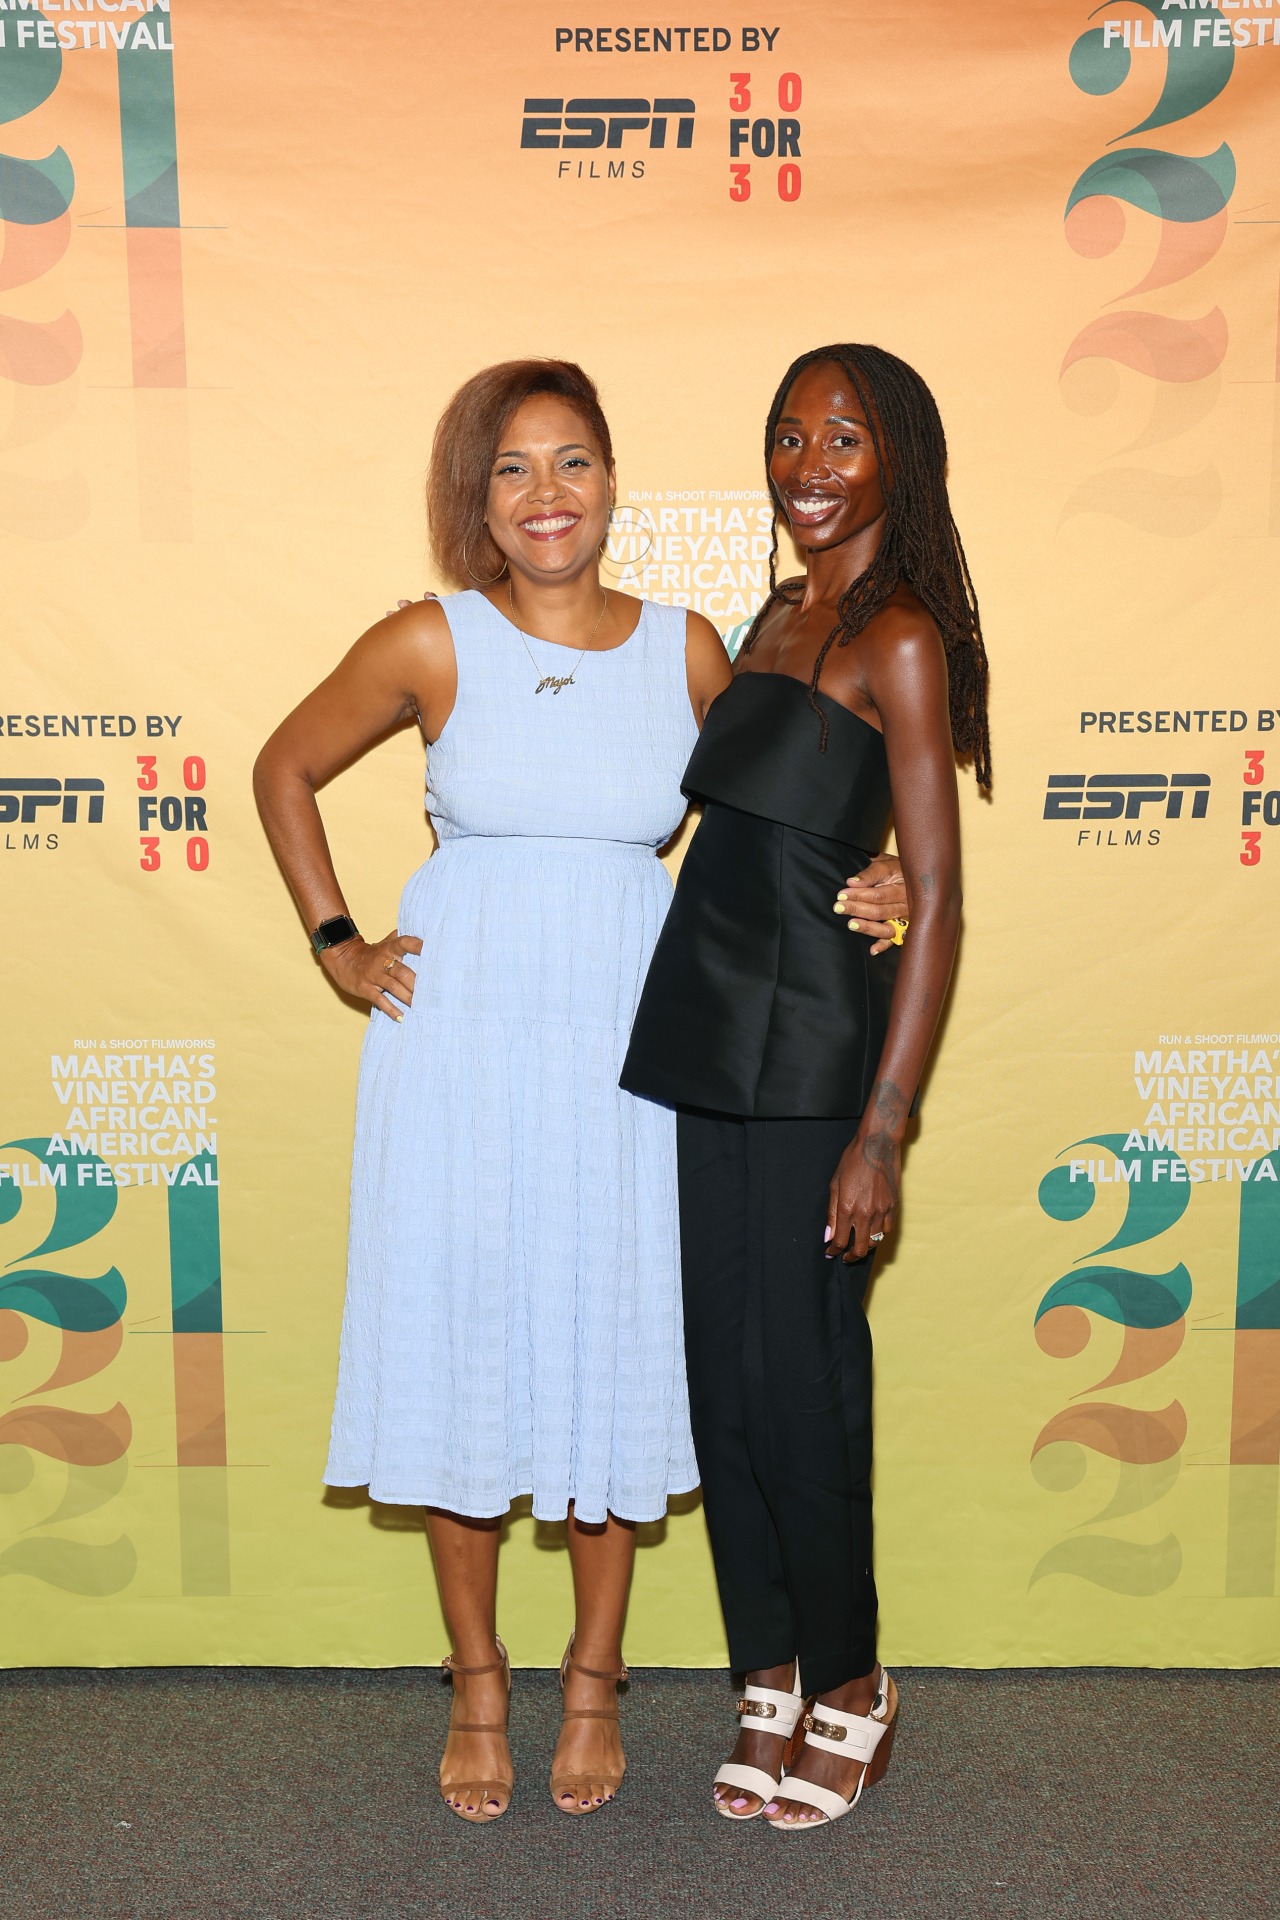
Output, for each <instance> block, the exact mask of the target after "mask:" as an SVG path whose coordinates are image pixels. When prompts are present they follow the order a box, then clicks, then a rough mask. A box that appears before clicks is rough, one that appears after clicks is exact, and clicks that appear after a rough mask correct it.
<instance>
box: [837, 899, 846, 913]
mask: <svg viewBox="0 0 1280 1920" xmlns="http://www.w3.org/2000/svg"><path fill="white" fill-rule="evenodd" d="M835 911H836V912H837V913H848V911H849V909H848V907H842V906H841V905H840V902H839V901H838V900H837V901H836V905H835Z"/></svg>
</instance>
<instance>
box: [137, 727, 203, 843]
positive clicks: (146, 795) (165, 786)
mask: <svg viewBox="0 0 1280 1920" xmlns="http://www.w3.org/2000/svg"><path fill="white" fill-rule="evenodd" d="M206 778H207V774H206V770H205V764H204V760H203V759H202V757H201V756H200V754H198V753H189V754H187V755H186V757H185V758H184V760H183V762H182V787H181V791H175V790H174V788H175V786H176V783H175V782H174V781H173V780H172V776H170V775H168V774H167V771H166V776H165V777H163V778H162V775H161V769H160V756H159V755H158V754H154V753H140V754H139V755H138V775H137V787H138V844H139V846H140V847H141V849H142V852H141V854H140V855H139V858H138V865H139V866H140V867H141V868H142V871H143V872H144V873H158V872H159V871H160V868H161V866H162V865H163V863H164V851H165V848H166V846H167V845H170V844H176V845H178V846H181V847H182V849H183V852H184V854H185V857H186V862H187V865H188V866H189V867H190V869H191V871H192V872H193V873H204V872H205V870H206V868H207V867H208V865H209V839H208V834H209V811H208V802H207V801H206V799H205V795H204V787H205V780H206ZM170 834H173V835H175V836H177V838H176V841H175V842H170V841H169V839H168V836H169V835H170Z"/></svg>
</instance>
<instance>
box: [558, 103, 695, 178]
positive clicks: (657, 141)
mask: <svg viewBox="0 0 1280 1920" xmlns="http://www.w3.org/2000/svg"><path fill="white" fill-rule="evenodd" d="M696 111H697V109H696V107H695V105H694V103H693V101H692V100H685V99H674V98H672V99H654V100H640V99H631V98H626V99H623V98H621V97H619V98H617V99H613V98H610V99H603V98H601V99H595V98H591V99H587V98H582V99H576V100H566V99H564V98H563V97H558V98H556V99H546V100H542V99H529V100H526V101H525V103H524V121H523V124H522V126H521V129H520V145H521V147H522V148H523V149H525V150H526V151H529V150H532V151H534V152H541V153H548V152H558V153H573V154H590V155H595V154H604V155H608V154H609V153H618V154H619V155H621V152H622V146H623V142H624V141H629V144H630V145H631V147H632V148H634V147H636V146H637V145H640V144H641V142H642V139H643V136H644V135H646V134H647V135H648V139H647V141H644V142H643V143H644V145H645V146H646V147H647V150H648V151H649V152H651V153H657V152H662V151H663V150H664V149H665V148H666V147H667V146H668V144H674V146H675V147H676V149H677V150H681V149H687V148H689V147H691V146H692V145H693V122H694V115H695V113H696ZM673 126H674V141H673V142H670V143H669V141H668V135H669V134H670V133H671V132H672V128H673ZM605 166H606V172H601V171H599V170H598V169H597V167H596V164H595V160H594V158H592V159H589V160H587V161H585V162H584V161H583V160H581V159H579V160H577V161H576V162H575V161H573V160H563V159H562V160H561V161H560V163H559V166H558V168H557V172H558V173H559V174H560V175H561V177H563V176H564V175H566V174H570V173H574V172H576V173H578V174H583V175H588V176H589V177H590V178H591V179H603V178H606V177H607V178H608V179H610V180H621V179H624V178H627V177H628V176H629V177H630V178H631V179H633V180H642V179H643V178H644V161H643V160H641V159H637V158H634V157H633V158H631V159H630V160H628V159H625V158H621V157H620V158H618V159H616V160H606V163H605Z"/></svg>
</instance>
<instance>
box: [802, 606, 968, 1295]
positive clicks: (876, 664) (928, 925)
mask: <svg viewBox="0 0 1280 1920" xmlns="http://www.w3.org/2000/svg"><path fill="white" fill-rule="evenodd" d="M866 681H867V688H868V691H869V693H870V694H871V697H872V698H873V699H874V701H875V705H876V711H877V713H878V714H879V716H880V721H881V725H882V727H883V729H884V740H885V747H886V750H887V752H888V757H889V778H890V783H891V785H892V789H893V811H894V823H895V826H896V830H897V837H898V852H899V855H900V858H901V861H902V870H903V876H904V879H905V881H906V885H907V890H908V892H909V894H910V897H911V900H912V903H913V911H912V916H911V937H910V939H909V940H908V941H907V943H906V945H905V946H904V948H903V951H902V960H901V963H900V965H899V968H898V977H897V980H896V982H895V985H894V991H893V1001H892V1005H891V1007H890V1011H889V1027H888V1032H887V1034H886V1036H885V1043H884V1050H883V1052H882V1053H881V1056H880V1066H879V1071H878V1073H877V1075H876V1081H875V1085H874V1086H873V1088H872V1090H871V1097H870V1099H869V1100H868V1102H867V1109H866V1112H865V1113H864V1114H863V1117H862V1120H861V1123H860V1125H859V1127H858V1131H857V1134H856V1136H855V1137H854V1139H853V1140H852V1142H851V1143H850V1145H849V1146H848V1147H847V1148H846V1150H845V1152H844V1154H843V1156H842V1157H841V1161H840V1165H839V1167H838V1168H837V1169H836V1175H835V1178H834V1179H833V1181H832V1183H831V1212H830V1216H829V1225H830V1227H831V1229H832V1234H831V1241H830V1252H831V1253H832V1254H833V1255H834V1254H836V1253H841V1252H842V1253H844V1257H845V1259H846V1261H848V1260H860V1259H863V1258H864V1257H865V1255H866V1254H867V1252H868V1251H869V1249H870V1245H871V1235H872V1234H873V1233H874V1234H884V1233H886V1232H888V1231H889V1230H890V1228H891V1227H892V1226H893V1223H894V1219H895V1216H896V1213H897V1208H898V1190H899V1181H900V1175H901V1149H902V1136H903V1133H904V1132H905V1130H906V1124H907V1116H908V1112H909V1110H910V1106H911V1101H912V1097H913V1095H914V1092H915V1089H916V1087H917V1086H918V1084H919V1081H920V1076H921V1074H922V1072H923V1071H924V1064H925V1060H926V1058H927V1056H928V1052H929V1048H930V1046H931V1044H932V1042H933V1036H934V1032H935V1030H936V1028H937V1024H938V1017H939V1015H940V1014H941V1011H942V1003H943V1000H944V998H945V996H946V991H947V984H948V982H949V980H950V978H951V967H952V963H953V961H954V959H955V950H956V940H957V938H958V936H959V931H960V904H961V896H960V819H959V805H958V799H957V794H956V770H955V752H954V749H953V746H952V741H951V720H950V712H949V708H948V702H947V668H946V657H945V655H944V653H943V649H942V642H941V640H940V638H939V636H938V633H937V631H936V629H935V628H934V626H933V623H932V622H931V621H930V620H929V619H928V617H927V615H925V614H923V612H920V613H918V614H917V613H912V612H907V611H905V610H904V611H901V612H899V611H896V610H895V611H894V613H893V614H892V615H891V616H890V617H889V618H888V619H887V620H886V621H885V622H884V626H883V628H882V631H881V632H880V633H878V634H877V635H876V637H875V640H874V642H873V643H872V644H871V645H870V646H868V648H867V661H866Z"/></svg>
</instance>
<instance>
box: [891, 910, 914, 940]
mask: <svg viewBox="0 0 1280 1920" xmlns="http://www.w3.org/2000/svg"><path fill="white" fill-rule="evenodd" d="M889 925H890V926H891V927H892V928H893V945H894V946H895V947H900V946H901V945H902V943H903V941H904V940H905V939H906V936H907V928H908V927H909V926H910V925H911V922H910V921H909V920H898V919H896V918H895V917H894V915H893V914H890V915H889Z"/></svg>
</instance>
